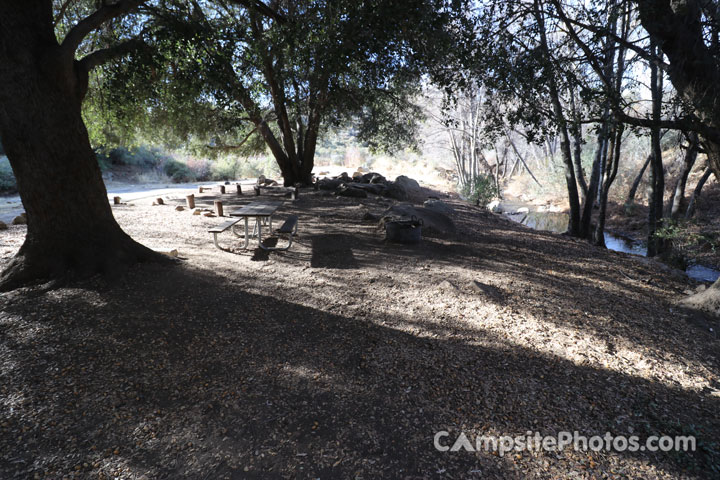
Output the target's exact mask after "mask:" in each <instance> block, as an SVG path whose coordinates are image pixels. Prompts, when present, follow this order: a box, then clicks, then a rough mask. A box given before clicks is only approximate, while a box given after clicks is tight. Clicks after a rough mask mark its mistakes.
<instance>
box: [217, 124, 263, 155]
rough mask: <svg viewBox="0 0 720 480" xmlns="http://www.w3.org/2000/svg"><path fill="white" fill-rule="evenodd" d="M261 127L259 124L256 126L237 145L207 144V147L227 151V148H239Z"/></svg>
mask: <svg viewBox="0 0 720 480" xmlns="http://www.w3.org/2000/svg"><path fill="white" fill-rule="evenodd" d="M259 128H260V127H259V126H256V127H255V128H253V129H252V130H251V131H250V133H248V134H247V135H246V136H245V138H243V139H242V140H241V141H240V143H238V144H237V145H216V146H213V145H207V148H209V149H210V150H223V151H225V150H237V149H239V148H242V146H243V145H245V143H247V141H248V140H249V139H250V137H252V135H253V134H254V133H255V132H257V131H258V129H259Z"/></svg>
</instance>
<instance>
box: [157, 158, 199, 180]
mask: <svg viewBox="0 0 720 480" xmlns="http://www.w3.org/2000/svg"><path fill="white" fill-rule="evenodd" d="M163 172H165V175H167V176H168V177H170V179H171V180H172V181H173V182H174V183H186V182H194V181H195V175H194V174H193V171H192V170H190V167H188V166H187V165H186V164H184V163H182V162H178V161H177V160H175V159H172V158H169V159H167V160H166V161H165V163H164V165H163Z"/></svg>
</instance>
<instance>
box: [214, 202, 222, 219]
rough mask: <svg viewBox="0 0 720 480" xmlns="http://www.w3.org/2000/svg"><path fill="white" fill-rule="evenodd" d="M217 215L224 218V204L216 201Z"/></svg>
mask: <svg viewBox="0 0 720 480" xmlns="http://www.w3.org/2000/svg"><path fill="white" fill-rule="evenodd" d="M215 213H217V216H218V217H222V216H223V209H222V202H221V201H220V200H215Z"/></svg>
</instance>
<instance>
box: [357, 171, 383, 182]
mask: <svg viewBox="0 0 720 480" xmlns="http://www.w3.org/2000/svg"><path fill="white" fill-rule="evenodd" d="M358 181H359V182H360V183H385V182H387V179H385V177H383V176H382V175H380V174H379V173H375V172H370V173H366V174H365V175H362V176H361V177H358Z"/></svg>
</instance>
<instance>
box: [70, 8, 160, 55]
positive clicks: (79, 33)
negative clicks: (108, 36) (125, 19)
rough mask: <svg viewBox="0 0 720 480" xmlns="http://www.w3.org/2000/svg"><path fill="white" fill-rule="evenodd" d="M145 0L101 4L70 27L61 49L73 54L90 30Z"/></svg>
mask: <svg viewBox="0 0 720 480" xmlns="http://www.w3.org/2000/svg"><path fill="white" fill-rule="evenodd" d="M146 1H147V0H119V1H117V2H115V3H111V4H106V5H103V6H102V7H100V8H99V9H97V10H96V11H95V12H94V13H93V14H91V15H89V16H87V17H85V18H84V19H82V20H80V21H79V22H78V23H77V24H76V25H75V26H74V27H73V28H72V29H70V31H69V32H68V34H67V35H66V36H65V39H64V40H63V42H62V49H63V50H64V51H65V52H66V53H68V54H73V55H74V54H75V50H77V48H78V46H79V45H80V43H82V41H83V40H84V39H85V37H87V36H88V35H89V34H90V32H92V31H93V30H96V29H97V28H99V27H100V26H102V25H103V24H104V23H105V22H107V21H108V20H112V19H113V18H116V17H119V16H121V15H124V14H126V13H128V12H129V11H130V10H132V9H134V8H136V7H138V6H140V5H142V4H143V3H145V2H146Z"/></svg>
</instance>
